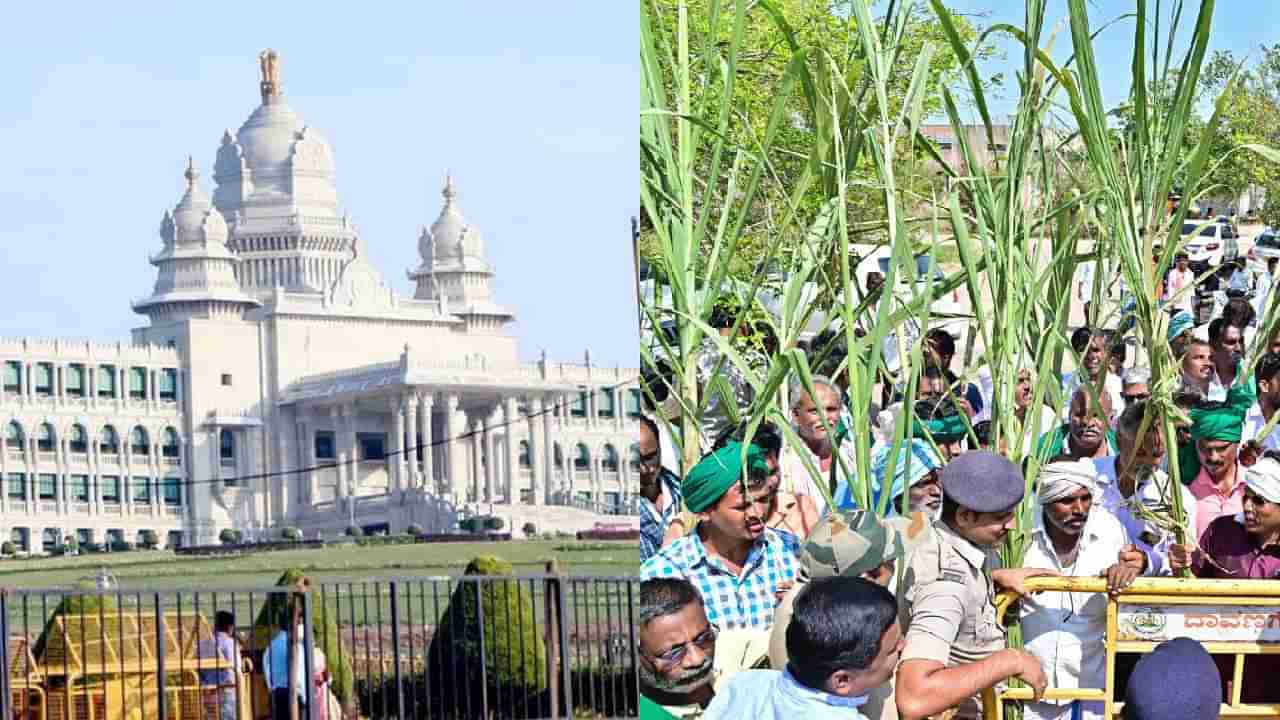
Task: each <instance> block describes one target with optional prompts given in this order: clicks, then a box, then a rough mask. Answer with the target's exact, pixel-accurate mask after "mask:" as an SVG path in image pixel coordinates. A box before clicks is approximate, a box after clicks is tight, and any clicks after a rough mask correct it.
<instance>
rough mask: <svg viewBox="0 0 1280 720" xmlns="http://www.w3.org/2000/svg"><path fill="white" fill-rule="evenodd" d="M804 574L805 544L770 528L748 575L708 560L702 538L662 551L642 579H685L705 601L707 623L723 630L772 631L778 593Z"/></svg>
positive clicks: (643, 571)
mask: <svg viewBox="0 0 1280 720" xmlns="http://www.w3.org/2000/svg"><path fill="white" fill-rule="evenodd" d="M799 572H800V541H799V540H798V539H797V538H796V536H794V535H792V534H791V533H789V532H785V531H782V530H774V529H772V528H766V529H765V531H764V535H761V536H760V538H759V539H758V540H756V543H755V545H754V546H752V548H751V552H749V553H748V554H747V561H746V563H744V564H743V567H742V574H741V575H735V574H734V573H733V572H731V571H730V570H729V569H728V568H727V567H725V564H724V561H723V560H721V559H719V558H716V557H711V556H710V555H708V554H707V549H706V547H705V546H704V545H703V544H702V539H701V538H700V537H698V533H697V532H693V533H690V534H689V535H686V536H685V537H682V538H680V539H678V540H676V541H675V542H673V543H671V544H670V545H668V546H666V547H664V548H662V550H660V551H659V552H658V554H657V555H654V556H653V557H651V558H649V559H648V560H647V561H645V563H644V564H643V565H641V566H640V579H641V580H647V579H649V578H659V577H682V578H685V579H686V580H688V581H689V582H691V583H693V586H694V587H696V588H697V589H698V592H699V593H700V594H701V595H702V601H703V604H704V605H705V606H706V610H707V620H708V621H710V622H712V623H714V624H716V625H717V626H719V627H720V629H722V630H732V629H734V628H756V629H767V628H769V627H770V626H772V625H773V610H774V607H775V606H776V605H777V599H776V598H775V597H774V593H775V592H777V590H778V586H779V585H781V584H782V583H784V582H792V581H794V580H795V579H796V576H797V575H798V574H799Z"/></svg>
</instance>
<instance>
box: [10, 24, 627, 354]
mask: <svg viewBox="0 0 1280 720" xmlns="http://www.w3.org/2000/svg"><path fill="white" fill-rule="evenodd" d="M5 20H6V26H7V27H9V28H10V29H11V32H8V33H6V36H5V41H4V43H0V67H3V68H4V72H3V78H4V90H5V92H4V93H3V95H2V96H0V158H2V159H3V161H2V162H0V253H2V255H0V263H3V267H4V274H3V280H0V305H2V306H3V307H4V308H5V312H4V313H3V316H2V317H0V336H4V337H21V336H31V337H45V338H53V337H60V338H68V339H94V340H108V341H114V340H124V341H128V339H129V334H128V331H129V329H130V328H132V327H137V326H140V325H144V324H145V323H146V318H145V317H143V316H141V315H136V314H134V313H133V312H132V310H131V309H130V307H129V303H130V301H131V300H134V299H137V298H141V297H144V296H146V295H148V294H149V293H150V291H151V288H152V285H153V284H154V282H155V269H154V268H153V267H152V266H151V265H150V264H148V262H147V256H148V254H149V253H153V252H155V251H158V250H159V249H160V245H161V243H160V238H159V236H158V234H157V228H158V227H159V223H160V218H161V215H162V213H163V212H164V211H165V210H166V209H170V208H172V207H173V205H174V204H175V203H177V201H178V199H179V198H180V197H181V195H182V192H183V188H184V180H183V178H182V171H183V166H184V164H185V162H186V157H187V155H188V154H191V155H194V157H195V162H196V165H197V167H198V169H199V170H200V171H201V182H202V184H203V185H204V187H205V189H206V191H210V192H211V191H212V178H211V175H212V173H211V166H212V163H213V159H214V155H215V152H216V150H217V148H218V143H219V141H220V139H221V137H222V133H223V130H224V129H227V128H230V129H231V130H232V131H233V132H234V131H235V130H236V129H237V128H239V126H240V124H241V123H243V122H244V120H245V118H247V117H248V116H249V113H250V112H252V111H253V109H254V108H255V107H257V105H258V104H259V101H260V98H259V94H258V80H259V74H258V60H257V55H258V52H259V51H261V50H263V49H264V48H267V47H271V48H274V49H275V50H276V51H277V52H278V53H279V54H280V58H281V79H282V82H283V85H284V95H285V99H286V101H287V102H288V103H289V105H290V106H291V107H292V108H293V109H294V110H295V111H296V112H297V113H298V114H299V116H300V117H301V118H302V120H303V121H304V122H305V123H307V124H309V125H311V126H314V127H316V128H317V129H319V130H320V131H321V132H322V133H323V134H324V135H325V136H326V137H327V138H328V140H329V142H330V144H331V145H332V147H333V151H334V158H335V163H336V166H337V183H338V193H339V197H340V199H341V202H342V204H343V205H344V207H345V209H346V210H347V211H349V212H350V213H351V216H352V219H353V220H354V221H355V222H356V223H357V224H358V225H359V227H360V229H361V234H362V236H363V238H364V240H365V242H366V246H367V247H368V249H369V252H370V254H371V256H372V259H373V262H374V264H375V265H376V266H377V267H378V269H379V270H380V271H381V272H382V275H383V278H384V280H385V281H386V282H388V283H389V284H391V285H392V286H394V287H395V288H396V289H397V290H398V291H399V292H401V293H402V294H412V289H413V288H412V285H411V283H410V282H409V280H408V279H407V278H406V277H405V271H406V270H407V269H409V268H411V267H416V266H417V265H418V264H419V262H420V260H419V257H418V253H417V238H418V232H419V228H420V227H421V226H423V225H427V226H429V225H430V224H431V223H432V222H434V221H435V219H436V216H437V215H438V214H439V212H440V206H441V197H440V189H441V187H442V185H443V183H444V175H445V171H446V169H447V170H449V171H451V172H452V174H453V177H454V180H455V183H456V185H457V188H458V204H459V207H460V208H461V209H462V211H463V213H464V214H465V215H466V217H467V219H468V220H469V221H470V222H471V223H472V224H473V225H474V226H476V227H477V228H479V230H480V231H481V232H482V233H483V235H484V238H485V241H486V245H487V250H488V255H489V260H490V262H491V263H492V264H493V265H495V266H496V271H497V276H496V279H495V291H496V295H497V300H498V301H499V302H501V303H504V304H506V305H508V306H509V307H511V308H513V309H514V310H515V311H516V313H517V323H516V325H515V327H514V332H515V334H516V335H517V336H518V337H519V338H520V345H521V354H522V355H523V356H524V357H525V358H526V359H531V358H534V357H536V356H537V354H538V352H539V351H540V350H541V349H543V348H545V349H546V350H547V351H548V353H549V354H550V356H551V357H552V358H553V359H562V360H578V361H581V358H582V356H583V351H584V350H585V349H587V348H590V350H591V352H592V359H593V361H594V362H596V363H598V364H602V365H615V364H622V365H625V366H635V363H637V362H638V356H637V333H636V310H635V303H636V300H635V291H634V284H633V277H634V271H633V264H632V250H631V240H630V224H629V223H630V220H629V219H630V217H631V216H632V215H634V214H635V213H636V212H637V202H638V200H637V198H638V197H639V173H638V166H639V151H638V142H637V138H638V135H637V133H638V127H639V125H638V120H637V117H638V111H639V94H638V86H639V61H638V56H637V52H636V50H637V47H638V44H639V29H638V25H637V11H636V7H635V6H634V5H633V4H631V3H624V2H614V1H613V0H608V1H606V2H599V1H598V0H579V1H577V2H552V3H520V2H510V3H505V2H504V3H484V4H476V5H471V4H470V3H438V2H419V3H386V4H374V3H305V4H302V3H296V4H295V3H261V2H255V3H248V2H222V3H217V4H215V5H202V4H196V3H146V4H145V9H142V7H141V6H137V5H132V4H129V3H124V4H121V3H85V4H77V5H75V6H74V7H72V6H65V5H62V4H59V3H48V4H45V3H21V4H18V5H14V6H11V7H9V9H8V10H7V11H6V17H5Z"/></svg>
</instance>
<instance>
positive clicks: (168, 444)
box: [4, 420, 181, 458]
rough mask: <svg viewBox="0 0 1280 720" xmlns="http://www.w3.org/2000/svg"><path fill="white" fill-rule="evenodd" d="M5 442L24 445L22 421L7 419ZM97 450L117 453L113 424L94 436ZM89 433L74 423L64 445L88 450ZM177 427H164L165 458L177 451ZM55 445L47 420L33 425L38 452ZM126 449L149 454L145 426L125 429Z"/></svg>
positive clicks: (117, 436) (162, 446)
mask: <svg viewBox="0 0 1280 720" xmlns="http://www.w3.org/2000/svg"><path fill="white" fill-rule="evenodd" d="M4 439H5V443H6V444H7V445H8V446H9V447H10V448H22V447H24V446H25V445H26V439H27V435H26V431H24V430H23V429H22V425H21V424H20V423H19V422H18V421H17V420H11V421H10V422H9V425H8V427H7V428H6V429H5V438H4ZM96 441H97V443H98V452H100V453H105V454H109V455H118V454H119V453H120V434H119V433H118V432H117V431H116V429H115V427H113V426H111V425H104V426H103V427H102V430H101V431H100V432H99V433H98V437H97V440H96ZM89 442H90V441H89V433H88V432H86V431H85V429H84V426H83V425H80V424H79V423H76V424H75V425H72V426H71V428H70V429H69V430H68V431H67V446H68V449H69V450H70V451H71V452H73V453H85V452H89ZM179 444H180V442H179V439H178V431H177V430H175V429H173V428H171V427H169V428H165V429H164V433H163V436H162V438H161V442H160V455H161V456H162V457H167V458H176V457H178V456H179V455H180V453H181V449H180V447H179ZM57 447H58V436H57V432H56V431H55V430H54V429H53V425H50V424H49V423H40V426H39V427H37V428H36V449H37V450H39V451H40V452H54V450H56V449H57ZM129 451H130V452H131V453H133V454H134V455H143V456H145V455H150V454H151V437H150V435H149V434H148V433H147V429H146V428H144V427H142V426H141V425H135V426H134V427H133V429H132V430H130V431H129Z"/></svg>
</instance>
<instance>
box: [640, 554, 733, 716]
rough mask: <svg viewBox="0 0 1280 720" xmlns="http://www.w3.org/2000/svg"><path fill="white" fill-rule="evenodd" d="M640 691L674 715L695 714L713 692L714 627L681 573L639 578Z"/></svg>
mask: <svg viewBox="0 0 1280 720" xmlns="http://www.w3.org/2000/svg"><path fill="white" fill-rule="evenodd" d="M637 625H638V628H639V630H640V639H639V648H638V651H639V652H638V653H637V654H638V655H639V659H640V662H639V663H638V664H637V666H636V669H637V670H638V671H639V673H640V694H641V695H643V696H645V697H647V698H648V699H650V700H652V701H653V702H655V703H657V704H658V705H659V706H661V707H662V708H663V709H665V710H666V711H667V712H668V713H669V714H670V715H673V716H675V717H697V716H699V715H700V714H701V712H702V710H703V709H704V708H706V706H707V705H709V704H710V703H711V699H712V698H713V697H714V696H715V687H714V681H715V679H716V674H717V673H716V670H715V657H716V628H715V626H714V625H712V624H711V623H709V622H707V613H706V611H705V610H704V609H703V605H702V598H701V597H700V596H699V595H698V591H697V589H696V588H694V587H693V585H692V584H691V583H690V582H689V581H688V580H684V579H682V578H655V579H652V580H645V581H644V582H642V583H640V617H639V619H638V622H637Z"/></svg>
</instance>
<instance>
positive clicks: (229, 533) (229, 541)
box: [218, 528, 241, 545]
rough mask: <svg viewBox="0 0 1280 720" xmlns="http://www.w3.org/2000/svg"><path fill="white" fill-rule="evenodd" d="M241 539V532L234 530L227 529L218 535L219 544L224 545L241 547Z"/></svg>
mask: <svg viewBox="0 0 1280 720" xmlns="http://www.w3.org/2000/svg"><path fill="white" fill-rule="evenodd" d="M240 538H241V535H240V531H239V530H235V529H233V528H225V529H223V531H222V532H220V533H218V542H220V543H222V544H223V545H239V544H240Z"/></svg>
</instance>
